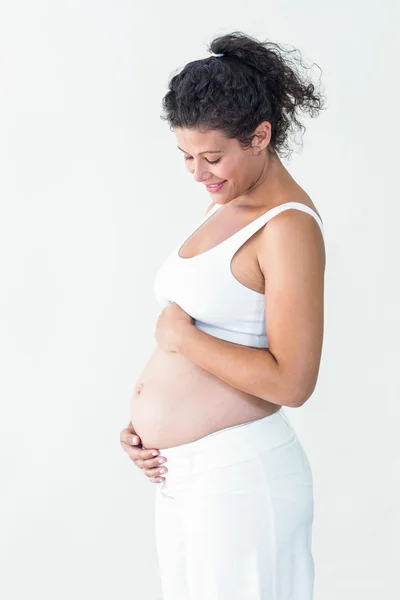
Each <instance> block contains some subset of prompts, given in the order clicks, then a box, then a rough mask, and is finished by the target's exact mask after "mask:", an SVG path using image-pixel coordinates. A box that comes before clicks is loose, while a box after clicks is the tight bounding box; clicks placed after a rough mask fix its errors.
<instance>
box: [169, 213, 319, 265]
mask: <svg viewBox="0 0 400 600" xmlns="http://www.w3.org/2000/svg"><path fill="white" fill-rule="evenodd" d="M287 204H296V205H300V206H305V207H306V208H307V209H308V210H311V212H313V213H314V215H315V216H316V217H317V220H318V221H319V224H320V225H321V229H322V230H323V228H324V227H323V221H322V219H321V218H320V217H319V216H318V215H317V213H316V212H315V210H314V209H313V208H311V207H310V206H308V205H307V204H304V202H295V201H290V202H283V203H282V204H277V205H276V206H273V207H272V208H270V209H268V210H267V211H266V212H265V213H262V215H260V216H259V217H257V218H256V219H253V220H252V221H250V223H247V225H245V226H244V227H242V228H241V229H239V230H238V231H235V233H232V235H230V236H229V237H227V238H226V239H225V240H222V242H219V244H217V245H216V246H212V248H209V249H208V250H205V251H204V252H201V253H200V254H195V255H194V256H188V257H184V256H180V254H179V252H180V250H181V248H182V246H184V245H185V244H186V242H187V241H188V240H189V239H190V238H191V237H193V235H194V234H195V233H196V232H197V231H199V229H200V228H201V227H202V226H203V225H204V223H206V221H208V219H209V218H210V217H212V215H214V214H215V213H216V212H217V211H218V210H219V209H220V208H221V206H223V205H222V204H220V205H218V204H217V203H216V206H217V207H218V208H217V210H214V206H213V208H212V209H211V210H210V214H207V215H205V218H204V219H203V220H202V221H201V223H200V224H199V226H198V227H196V229H194V230H193V231H192V232H191V233H190V234H189V235H188V237H187V238H186V239H184V240H183V242H181V243H180V245H179V246H178V248H177V250H176V256H177V258H178V259H179V260H194V259H195V258H199V257H200V256H204V254H208V253H209V252H211V251H212V250H215V249H216V248H219V247H220V246H222V244H224V243H225V242H228V241H229V240H232V239H233V238H234V237H235V236H236V235H238V234H239V233H240V232H242V231H245V230H246V229H247V227H250V225H253V223H256V222H257V221H258V220H259V219H261V218H262V217H265V216H266V215H268V214H269V213H270V212H272V211H273V210H275V209H277V208H280V207H281V206H286V205H287ZM305 212H307V211H305Z"/></svg>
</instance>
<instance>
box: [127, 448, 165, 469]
mask: <svg viewBox="0 0 400 600" xmlns="http://www.w3.org/2000/svg"><path fill="white" fill-rule="evenodd" d="M121 446H122V447H123V449H124V450H125V452H126V453H127V454H128V456H129V458H131V459H132V460H133V461H138V466H139V467H140V468H143V464H144V461H146V460H149V459H154V457H155V456H158V454H159V452H158V450H154V449H153V450H142V449H141V448H140V447H139V446H132V445H131V444H126V443H124V442H121Z"/></svg>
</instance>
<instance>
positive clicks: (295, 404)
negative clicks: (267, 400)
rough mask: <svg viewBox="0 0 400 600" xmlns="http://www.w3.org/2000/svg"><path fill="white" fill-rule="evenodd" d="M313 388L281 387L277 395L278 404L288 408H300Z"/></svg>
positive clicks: (300, 386)
mask: <svg viewBox="0 0 400 600" xmlns="http://www.w3.org/2000/svg"><path fill="white" fill-rule="evenodd" d="M314 387H315V386H304V385H298V386H282V388H281V390H280V394H279V404H281V405H282V406H287V407H289V408H300V406H303V404H305V403H306V402H307V400H308V399H309V398H310V396H311V395H312V393H313V391H314Z"/></svg>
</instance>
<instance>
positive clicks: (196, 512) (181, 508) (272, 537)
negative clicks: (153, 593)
mask: <svg viewBox="0 0 400 600" xmlns="http://www.w3.org/2000/svg"><path fill="white" fill-rule="evenodd" d="M160 455H162V456H165V457H166V458H167V464H166V466H167V467H168V472H167V473H166V474H165V477H166V479H165V481H164V482H163V483H161V484H157V485H156V497H155V534H156V547H157V556H158V564H159V570H160V577H161V589H162V594H163V595H162V599H163V600H312V597H313V585H314V561H313V557H312V547H311V546H312V523H313V512H314V509H313V482H312V475H311V470H310V465H309V462H308V459H307V456H306V454H305V452H304V450H303V448H302V446H301V444H300V442H299V440H298V438H297V436H296V434H295V432H294V430H293V428H292V426H291V424H290V422H289V420H288V418H287V416H286V415H285V413H284V412H283V409H282V408H281V409H280V410H279V411H278V412H277V413H274V414H273V415H271V416H268V417H264V418H262V419H258V420H256V421H251V422H250V423H245V424H241V425H235V426H233V427H228V428H226V429H222V430H220V431H217V432H215V433H212V434H210V435H207V436H205V437H203V438H200V439H199V440H196V441H195V442H191V443H188V444H183V445H181V446H174V447H172V448H160Z"/></svg>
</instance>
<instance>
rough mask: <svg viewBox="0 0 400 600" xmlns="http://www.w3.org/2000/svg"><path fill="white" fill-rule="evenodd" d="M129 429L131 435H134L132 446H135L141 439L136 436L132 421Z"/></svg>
mask: <svg viewBox="0 0 400 600" xmlns="http://www.w3.org/2000/svg"><path fill="white" fill-rule="evenodd" d="M127 429H128V430H129V431H130V433H133V434H134V435H133V437H132V440H131V444H133V445H136V444H139V442H140V437H139V436H138V435H137V434H136V431H135V428H134V427H133V424H132V421H129V423H128V427H127Z"/></svg>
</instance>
